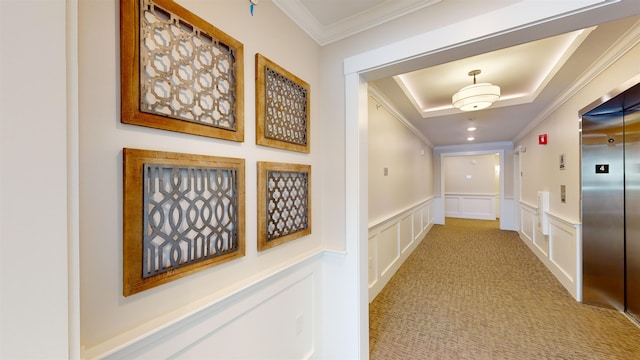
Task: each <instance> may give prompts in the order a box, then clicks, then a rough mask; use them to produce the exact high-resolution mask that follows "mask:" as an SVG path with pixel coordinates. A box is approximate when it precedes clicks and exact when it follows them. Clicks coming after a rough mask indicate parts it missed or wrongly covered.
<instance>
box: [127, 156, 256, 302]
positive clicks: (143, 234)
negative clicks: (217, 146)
mask: <svg viewBox="0 0 640 360" xmlns="http://www.w3.org/2000/svg"><path fill="white" fill-rule="evenodd" d="M123 153H124V158H123V162H124V212H123V215H124V219H123V220H124V221H123V223H124V237H123V240H124V246H123V249H124V251H123V253H124V280H125V281H124V294H125V296H127V295H131V294H133V293H136V292H139V291H142V290H146V289H149V288H151V287H154V286H157V285H160V284H163V283H166V282H168V281H171V280H174V279H176V278H179V277H182V276H185V275H188V274H190V273H193V272H195V271H199V270H202V269H204V268H206V267H210V266H213V265H216V264H218V263H221V262H225V261H228V260H231V259H234V258H237V257H241V256H244V221H245V220H244V217H245V214H244V160H242V159H232V158H222V157H214V156H203V155H191V154H180V153H167V152H159V151H148V150H138V149H124V151H123Z"/></svg>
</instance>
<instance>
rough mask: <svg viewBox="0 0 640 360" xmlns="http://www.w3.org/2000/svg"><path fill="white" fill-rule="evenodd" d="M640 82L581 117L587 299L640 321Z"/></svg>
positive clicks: (608, 96) (584, 290)
mask: <svg viewBox="0 0 640 360" xmlns="http://www.w3.org/2000/svg"><path fill="white" fill-rule="evenodd" d="M638 81H640V79H635V80H634V81H633V82H631V84H635V85H632V86H622V87H621V88H620V89H618V90H616V91H614V92H612V93H610V94H606V95H604V96H603V97H602V98H601V99H608V100H606V101H603V100H598V101H596V102H595V103H593V104H591V105H589V106H588V107H586V108H585V109H583V111H581V112H580V114H581V118H582V120H581V124H582V125H581V158H582V164H581V165H582V166H581V171H582V177H581V178H582V208H581V217H582V276H583V282H582V301H583V302H584V303H588V304H593V305H599V306H604V307H609V308H614V309H618V310H620V311H623V312H625V313H627V314H628V315H629V316H630V317H631V318H633V319H634V320H635V321H637V322H640V83H639V82H638Z"/></svg>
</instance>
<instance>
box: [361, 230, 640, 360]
mask: <svg viewBox="0 0 640 360" xmlns="http://www.w3.org/2000/svg"><path fill="white" fill-rule="evenodd" d="M369 313H370V320H369V321H370V354H371V359H374V360H375V359H385V360H391V359H625V360H626V359H640V328H638V327H636V326H635V325H634V324H633V323H632V322H631V321H629V320H628V319H626V318H625V316H624V315H622V314H620V313H619V312H617V311H614V310H608V309H603V308H599V307H594V306H590V305H585V304H581V303H578V302H576V301H575V300H574V299H573V298H572V297H571V296H570V295H569V293H567V291H566V290H565V289H564V288H563V287H562V285H560V283H559V282H558V281H557V280H556V278H555V277H554V276H553V275H552V274H551V273H550V272H549V271H548V270H547V269H546V268H545V266H544V265H543V264H542V263H541V262H540V261H539V260H538V259H537V258H536V256H535V255H534V254H533V253H532V252H531V251H530V250H529V249H528V248H527V247H526V245H525V244H523V243H522V241H521V240H520V239H519V238H518V234H517V233H516V232H511V231H501V230H499V229H498V222H497V221H482V220H464V219H454V218H447V219H446V225H445V226H442V225H435V226H434V227H433V228H432V229H431V231H429V233H428V234H427V235H426V237H425V238H424V239H423V240H422V243H421V244H420V245H418V247H417V248H416V250H415V251H414V252H413V254H412V255H411V256H410V257H409V258H408V259H407V260H406V262H405V263H404V264H403V265H402V266H401V267H400V269H399V270H398V272H397V273H396V274H395V275H394V277H393V278H392V279H391V281H390V282H389V283H388V284H387V286H386V287H385V288H384V289H383V290H382V292H380V294H379V295H378V296H377V297H376V299H375V300H374V301H373V302H372V303H371V304H370V306H369Z"/></svg>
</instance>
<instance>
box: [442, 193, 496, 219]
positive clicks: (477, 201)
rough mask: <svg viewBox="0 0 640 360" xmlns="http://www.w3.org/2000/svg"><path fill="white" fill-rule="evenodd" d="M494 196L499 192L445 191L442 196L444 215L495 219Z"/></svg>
mask: <svg viewBox="0 0 640 360" xmlns="http://www.w3.org/2000/svg"><path fill="white" fill-rule="evenodd" d="M496 197H498V199H497V200H498V201H499V200H500V199H499V194H462V193H455V194H454V193H446V194H445V196H444V208H445V217H454V218H463V219H478V220H495V219H496Z"/></svg>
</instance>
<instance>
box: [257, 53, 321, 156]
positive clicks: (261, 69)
mask: <svg viewBox="0 0 640 360" xmlns="http://www.w3.org/2000/svg"><path fill="white" fill-rule="evenodd" d="M310 107H311V92H310V87H309V84H307V83H306V82H305V81H303V80H302V79H300V78H298V77H297V76H295V75H293V74H292V73H290V72H289V71H287V70H286V69H284V68H282V67H281V66H279V65H278V64H276V63H274V62H273V61H271V60H269V59H267V58H266V57H264V56H263V55H261V54H256V144H258V145H264V146H270V147H274V148H279V149H285V150H291V151H298V152H303V153H309V152H310V148H311V147H310V146H311V144H310V141H311V138H310V135H311V134H310V133H311V131H310V120H311V118H310Z"/></svg>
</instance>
